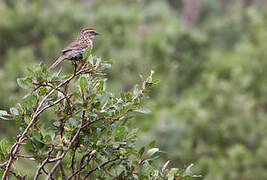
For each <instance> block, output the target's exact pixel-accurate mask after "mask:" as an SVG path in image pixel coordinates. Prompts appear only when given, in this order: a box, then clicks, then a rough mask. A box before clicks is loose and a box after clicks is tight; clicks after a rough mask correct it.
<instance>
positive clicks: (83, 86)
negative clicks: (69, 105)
mask: <svg viewBox="0 0 267 180" xmlns="http://www.w3.org/2000/svg"><path fill="white" fill-rule="evenodd" d="M87 86H88V81H87V79H86V77H84V76H82V77H81V78H80V87H81V89H82V91H84V90H85V89H86V88H87Z"/></svg>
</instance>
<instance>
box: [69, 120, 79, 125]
mask: <svg viewBox="0 0 267 180" xmlns="http://www.w3.org/2000/svg"><path fill="white" fill-rule="evenodd" d="M69 123H70V124H71V125H72V126H73V127H77V126H78V122H77V121H76V119H74V118H69Z"/></svg>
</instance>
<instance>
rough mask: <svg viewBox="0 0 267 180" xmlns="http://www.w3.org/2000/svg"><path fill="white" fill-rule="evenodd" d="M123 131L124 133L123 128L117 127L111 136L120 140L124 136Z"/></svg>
mask: <svg viewBox="0 0 267 180" xmlns="http://www.w3.org/2000/svg"><path fill="white" fill-rule="evenodd" d="M125 131H126V128H125V127H124V126H121V127H117V128H116V129H115V130H114V132H113V136H114V137H115V138H122V137H123V135H124V134H125Z"/></svg>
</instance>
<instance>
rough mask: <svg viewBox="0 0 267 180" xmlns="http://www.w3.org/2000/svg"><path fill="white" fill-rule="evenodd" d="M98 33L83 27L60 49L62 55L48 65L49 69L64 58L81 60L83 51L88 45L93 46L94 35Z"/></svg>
mask: <svg viewBox="0 0 267 180" xmlns="http://www.w3.org/2000/svg"><path fill="white" fill-rule="evenodd" d="M98 34H99V33H98V32H96V31H95V30H94V29H92V28H86V29H83V30H82V31H81V32H80V34H79V35H78V37H77V39H76V40H75V41H73V42H72V43H70V44H69V45H68V46H66V47H65V48H64V49H63V50H62V51H61V53H62V55H61V56H60V57H59V58H58V59H57V60H56V61H55V62H54V63H53V64H52V65H51V66H50V67H49V69H54V68H55V67H57V65H58V64H59V63H61V62H62V61H64V60H65V59H69V60H72V61H78V60H81V59H82V54H83V52H84V51H85V50H86V49H87V48H88V47H90V48H93V43H94V39H95V36H96V35H98Z"/></svg>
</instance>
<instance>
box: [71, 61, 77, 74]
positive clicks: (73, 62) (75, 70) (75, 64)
mask: <svg viewBox="0 0 267 180" xmlns="http://www.w3.org/2000/svg"><path fill="white" fill-rule="evenodd" d="M71 62H72V64H73V65H74V74H76V72H77V66H78V65H77V63H76V61H71Z"/></svg>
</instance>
